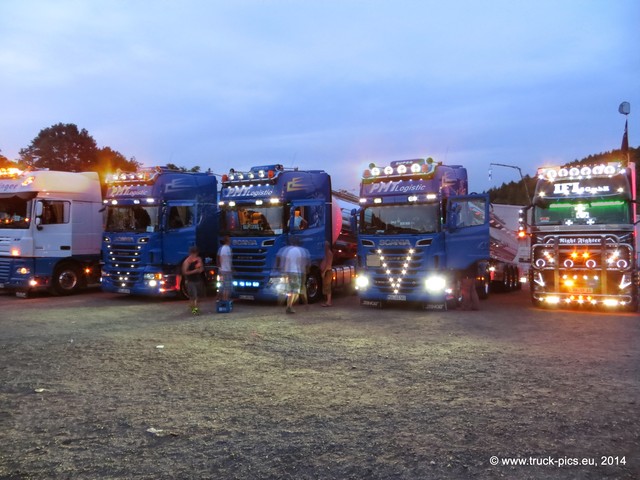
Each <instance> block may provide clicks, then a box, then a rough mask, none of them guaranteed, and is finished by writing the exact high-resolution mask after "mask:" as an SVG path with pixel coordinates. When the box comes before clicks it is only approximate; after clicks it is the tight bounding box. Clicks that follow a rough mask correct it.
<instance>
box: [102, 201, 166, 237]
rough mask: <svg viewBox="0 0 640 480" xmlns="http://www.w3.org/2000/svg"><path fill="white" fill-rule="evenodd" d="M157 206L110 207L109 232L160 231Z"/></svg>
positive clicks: (108, 213)
mask: <svg viewBox="0 0 640 480" xmlns="http://www.w3.org/2000/svg"><path fill="white" fill-rule="evenodd" d="M158 212H159V208H158V207H157V206H149V207H148V206H144V207H143V206H142V205H110V206H109V207H108V209H107V225H106V227H105V231H107V232H153V231H156V230H158Z"/></svg>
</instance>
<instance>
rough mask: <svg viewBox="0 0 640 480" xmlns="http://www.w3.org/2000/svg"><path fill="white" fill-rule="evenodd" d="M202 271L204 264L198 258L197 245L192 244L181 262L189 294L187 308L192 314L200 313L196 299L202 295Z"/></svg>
mask: <svg viewBox="0 0 640 480" xmlns="http://www.w3.org/2000/svg"><path fill="white" fill-rule="evenodd" d="M202 272H204V264H203V263H202V258H200V252H199V251H198V247H196V246H195V245H194V246H192V247H191V248H189V256H188V257H187V258H186V259H185V260H184V262H182V275H184V279H185V283H186V286H187V294H188V295H189V309H190V310H191V313H193V314H194V315H200V308H199V307H198V301H199V300H200V297H201V296H202V295H204V281H203V279H202Z"/></svg>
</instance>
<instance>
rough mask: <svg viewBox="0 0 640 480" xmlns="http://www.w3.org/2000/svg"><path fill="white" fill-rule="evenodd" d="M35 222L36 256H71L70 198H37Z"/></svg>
mask: <svg viewBox="0 0 640 480" xmlns="http://www.w3.org/2000/svg"><path fill="white" fill-rule="evenodd" d="M34 213H35V215H34V217H35V218H34V223H35V225H36V228H37V230H38V233H37V234H34V256H36V257H55V258H61V257H69V256H71V254H72V248H71V247H72V218H71V202H70V201H68V200H49V199H47V200H37V201H36V204H35V211H34Z"/></svg>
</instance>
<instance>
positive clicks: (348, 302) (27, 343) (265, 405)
mask: <svg viewBox="0 0 640 480" xmlns="http://www.w3.org/2000/svg"><path fill="white" fill-rule="evenodd" d="M481 307H482V309H481V311H448V312H442V311H421V310H414V309H407V308H397V309H392V308H389V309H384V310H377V309H372V308H363V307H360V306H359V304H358V301H357V297H354V296H345V295H338V296H337V298H335V304H334V306H333V307H332V308H322V307H321V306H320V305H312V306H311V307H310V309H309V310H308V311H306V310H305V309H304V308H302V307H299V308H297V313H296V314H295V315H285V314H284V309H283V308H280V307H277V306H273V305H260V304H253V303H248V302H236V304H235V309H234V311H233V312H232V313H231V314H216V313H214V304H213V300H212V299H208V300H207V301H206V303H205V306H204V310H205V314H204V315H201V316H199V317H193V316H191V315H190V314H188V313H187V307H186V302H184V301H171V300H169V301H161V300H155V299H143V298H130V297H123V296H116V295H111V294H106V293H101V292H99V291H94V292H88V293H85V294H82V295H77V296H74V297H68V298H61V297H47V296H42V297H36V298H31V299H17V298H14V297H12V296H9V295H0V478H2V479H97V478H100V479H133V478H135V479H296V480H299V479H341V480H342V479H430V478H461V479H467V478H472V479H473V478H482V479H484V478H486V479H494V478H508V479H511V478H513V479H527V478H535V479H538V478H540V479H542V478H544V479H565V478H572V479H573V478H575V479H602V478H612V479H613V478H616V479H627V478H629V479H631V478H640V420H639V419H638V412H639V411H640V408H639V407H640V405H639V404H640V322H639V320H640V318H639V315H638V314H631V313H619V314H613V313H606V314H603V313H594V312H575V311H573V312H572V311H548V310H537V309H533V308H532V307H531V306H530V304H529V300H528V293H527V292H526V290H523V291H522V292H516V293H511V294H499V295H494V296H492V297H491V298H490V299H489V300H486V301H483V302H482V304H481ZM505 462H523V463H525V464H523V465H508V464H505ZM576 462H578V463H579V462H585V463H586V465H575V463H576ZM494 463H497V464H495V465H494Z"/></svg>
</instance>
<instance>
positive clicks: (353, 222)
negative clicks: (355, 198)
mask: <svg viewBox="0 0 640 480" xmlns="http://www.w3.org/2000/svg"><path fill="white" fill-rule="evenodd" d="M349 226H350V227H351V231H352V232H353V233H354V234H355V233H356V232H357V231H358V210H357V209H355V208H354V209H352V210H351V216H350V217H349Z"/></svg>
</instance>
